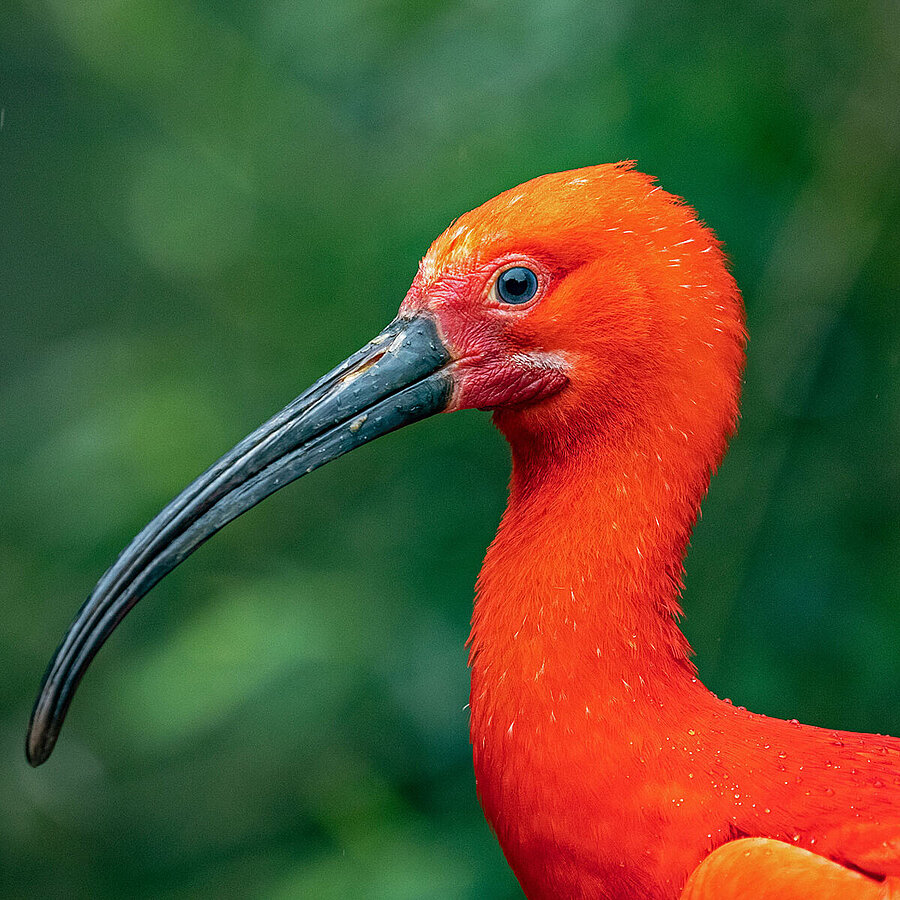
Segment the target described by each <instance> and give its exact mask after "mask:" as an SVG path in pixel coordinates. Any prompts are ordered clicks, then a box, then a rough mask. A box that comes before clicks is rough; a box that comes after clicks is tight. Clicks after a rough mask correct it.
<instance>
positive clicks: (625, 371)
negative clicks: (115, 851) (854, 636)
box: [26, 164, 744, 765]
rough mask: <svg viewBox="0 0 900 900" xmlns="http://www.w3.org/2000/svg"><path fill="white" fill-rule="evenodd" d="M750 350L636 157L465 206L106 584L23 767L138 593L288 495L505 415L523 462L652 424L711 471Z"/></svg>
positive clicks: (685, 216) (46, 741) (696, 241)
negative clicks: (309, 380)
mask: <svg viewBox="0 0 900 900" xmlns="http://www.w3.org/2000/svg"><path fill="white" fill-rule="evenodd" d="M743 342H744V332H743V324H742V308H741V303H740V297H739V294H738V292H737V288H736V287H735V284H734V281H733V279H732V278H731V276H730V275H729V273H728V271H727V269H726V267H725V265H724V258H723V255H722V253H721V251H720V249H719V246H718V243H717V241H716V239H715V238H714V237H713V235H712V233H711V232H710V231H709V230H708V229H707V228H705V227H704V226H703V225H702V224H701V223H699V222H698V221H697V219H696V217H695V215H694V213H693V211H692V210H691V209H690V208H689V207H687V206H686V205H684V204H683V203H682V202H681V201H680V200H678V199H677V198H676V197H673V196H672V195H670V194H667V193H665V192H664V191H662V190H661V189H660V188H658V187H656V186H654V184H653V182H652V180H651V179H650V178H648V177H647V176H645V175H642V174H640V173H638V172H636V171H634V170H633V169H632V168H631V166H630V165H629V164H619V165H605V166H595V167H591V168H586V169H580V170H576V171H571V172H563V173H559V174H555V175H546V176H543V177H541V178H536V179H534V180H533V181H530V182H527V183H526V184H523V185H521V186H520V187H518V188H514V189H513V190H511V191H507V192H506V193H504V194H500V195H499V196H498V197H496V198H494V199H493V200H491V201H489V202H488V203H486V204H484V205H483V206H480V207H478V208H477V209H475V210H473V211H472V212H469V213H467V214H466V215H464V216H462V217H461V218H460V219H458V220H457V221H456V222H454V223H453V224H452V225H451V226H450V228H448V229H447V231H446V232H444V234H442V235H441V236H440V237H439V238H438V239H437V240H436V241H435V242H434V244H433V245H432V246H431V248H430V249H429V251H428V253H427V254H426V256H425V258H424V259H423V260H422V263H421V265H420V267H419V272H418V274H417V276H416V278H415V280H414V282H413V284H412V287H411V288H410V290H409V293H408V294H407V296H406V298H405V300H404V301H403V303H402V305H401V308H400V314H399V316H398V317H397V318H396V319H395V320H394V321H393V322H392V323H391V324H390V325H389V326H388V327H387V328H386V329H385V330H384V331H383V332H381V334H379V335H377V336H376V337H375V338H374V339H373V340H372V341H370V342H369V343H368V344H366V345H365V346H364V347H363V348H362V349H361V350H359V351H357V352H356V353H354V354H352V355H351V356H350V357H348V358H347V359H346V360H345V361H344V362H343V363H341V364H340V365H339V366H337V367H336V368H335V369H333V370H332V371H331V372H330V373H329V374H327V375H326V376H324V377H323V378H321V379H320V380H319V381H317V382H316V383H315V384H314V385H313V386H312V387H311V388H309V389H308V390H307V391H305V392H304V393H303V394H301V395H300V396H299V397H298V398H297V399H296V400H294V401H293V402H292V403H290V404H289V405H288V406H286V407H285V408H284V409H283V410H282V411H281V412H280V413H278V414H277V415H275V416H274V417H273V418H272V419H270V420H269V421H268V422H266V423H265V424H264V425H262V426H261V427H260V428H258V429H257V430H256V431H255V432H253V433H252V434H251V435H249V436H248V437H247V438H245V439H244V440H243V441H241V442H240V443H239V444H237V445H236V446H235V447H234V448H233V449H232V450H231V451H229V452H228V453H227V454H225V456H223V457H222V458H221V459H220V460H219V461H218V462H217V463H215V464H214V465H213V466H212V467H211V468H210V469H208V470H207V471H206V472H205V473H204V474H203V475H201V476H200V477H199V478H198V479H196V481H194V482H193V483H192V484H190V485H189V486H188V487H187V488H185V490H184V491H182V493H181V494H179V495H178V496H177V497H176V498H175V499H174V500H173V501H172V502H171V503H170V504H169V505H168V506H167V507H165V509H163V511H162V512H161V513H159V515H157V516H156V518H154V519H153V520H152V521H151V522H150V523H149V524H148V525H147V526H146V527H145V528H144V530H143V531H141V532H140V534H138V535H137V537H135V538H134V540H133V541H132V542H131V543H130V544H129V545H128V546H127V547H126V548H125V550H124V551H123V552H122V553H121V554H120V555H119V557H118V559H117V560H116V561H115V563H114V564H113V565H112V566H111V568H110V569H109V570H108V571H107V572H106V573H105V574H104V575H103V577H102V578H101V579H100V581H99V582H98V584H97V586H96V587H95V588H94V590H93V592H92V593H91V595H90V596H89V597H88V599H87V601H86V602H85V604H84V605H83V606H82V608H81V610H80V611H79V612H78V614H77V616H76V618H75V620H74V622H73V623H72V625H71V626H70V628H69V630H68V632H67V633H66V635H65V637H64V638H63V641H62V643H61V644H60V645H59V647H58V649H57V651H56V654H55V655H54V657H53V659H52V660H51V662H50V665H49V667H48V669H47V672H46V674H45V676H44V682H43V684H42V687H41V691H40V694H39V696H38V699H37V702H36V704H35V707H34V711H33V713H32V719H31V725H30V728H29V734H28V739H27V744H26V752H27V755H28V759H29V761H30V762H31V763H32V764H33V765H39V764H40V763H42V762H43V761H44V760H45V759H46V758H47V757H48V756H49V755H50V752H51V750H52V749H53V746H54V744H55V742H56V738H57V735H58V733H59V729H60V727H61V726H62V722H63V719H64V717H65V715H66V712H67V710H68V708H69V704H70V703H71V700H72V697H73V695H74V692H75V689H76V687H77V685H78V683H79V681H80V680H81V677H82V675H83V674H84V672H85V670H86V669H87V667H88V665H89V663H90V661H91V660H92V659H93V657H94V655H95V654H96V653H97V651H98V650H99V648H100V646H101V645H102V644H103V642H104V641H105V640H106V639H107V637H109V635H110V634H111V633H112V631H113V630H114V629H115V627H116V626H117V625H118V623H119V622H120V621H121V620H122V619H123V618H124V616H125V615H126V614H127V613H128V611H129V610H130V609H131V608H132V607H133V606H134V605H135V604H136V603H137V602H138V600H140V598H141V597H143V596H144V595H145V594H146V593H147V592H148V591H149V590H150V589H151V588H152V587H153V585H155V584H156V583H157V582H158V581H159V580H160V579H161V578H163V577H164V576H165V575H166V574H167V573H168V572H170V571H171V570H172V569H174V568H175V566H177V565H179V564H180V563H181V562H182V561H183V560H184V559H185V558H186V557H187V556H188V555H189V554H191V553H192V552H193V551H194V550H195V549H196V548H197V547H199V546H200V545H201V544H202V543H203V542H204V541H206V540H208V539H209V538H210V537H212V535H214V534H215V533H216V532H217V531H218V530H219V529H221V528H222V527H223V526H224V525H226V524H227V523H228V522H230V521H231V520H232V519H234V518H236V517H237V516H239V515H240V514H241V513H243V512H244V511H246V510H247V509H249V508H251V507H252V506H254V505H255V504H256V503H258V502H259V501H261V500H262V499H264V498H265V497H267V496H268V495H269V494H271V493H273V492H274V491H276V490H278V489H279V488H281V487H283V486H284V485H285V484H288V483H290V482H291V481H293V480H295V479H296V478H299V477H301V476H302V475H305V474H307V473H309V472H311V471H312V470H313V469H316V468H318V467H319V466H321V465H324V464H325V463H327V462H328V461H329V460H332V459H334V458H336V457H338V456H340V455H342V454H343V453H346V452H348V451H349V450H352V449H354V448H355V447H358V446H360V445H361V444H364V443H366V442H367V441H370V440H373V439H374V438H377V437H379V436H380V435H383V434H386V433H388V432H390V431H393V430H395V429H397V428H400V427H402V426H404V425H407V424H410V423H412V422H415V421H418V420H420V419H423V418H425V417H427V416H430V415H432V414H434V413H437V412H444V411H450V410H454V409H462V408H481V409H491V410H494V414H495V419H496V421H497V424H498V425H499V426H500V428H501V429H502V430H503V431H504V432H505V433H506V435H507V436H508V437H509V438H510V441H511V442H512V444H513V448H514V452H518V453H522V452H532V453H544V454H546V453H547V452H553V453H560V452H562V453H565V454H571V453H572V452H574V451H575V450H576V449H579V448H584V447H591V448H593V447H594V446H595V445H596V444H597V443H598V442H600V443H605V444H607V445H608V446H609V445H612V444H614V443H619V444H620V445H623V442H624V441H626V439H627V438H628V437H630V438H631V439H632V441H633V440H634V439H635V434H637V433H641V434H643V435H644V436H645V437H646V435H647V434H648V430H649V431H655V432H660V433H662V436H663V437H664V438H665V439H667V440H668V439H671V436H672V435H675V434H683V435H684V436H685V439H687V437H688V435H692V436H693V442H692V444H691V448H690V452H691V453H692V454H693V455H694V456H695V457H696V458H697V459H699V460H700V464H701V465H703V466H707V467H708V466H711V465H714V463H715V461H716V459H717V457H718V455H720V454H721V451H722V449H723V447H724V441H725V437H726V435H727V432H728V430H729V429H730V428H731V427H732V425H733V423H734V420H735V416H736V411H737V394H738V386H739V380H740V369H741V365H742V361H743ZM682 449H683V448H682Z"/></svg>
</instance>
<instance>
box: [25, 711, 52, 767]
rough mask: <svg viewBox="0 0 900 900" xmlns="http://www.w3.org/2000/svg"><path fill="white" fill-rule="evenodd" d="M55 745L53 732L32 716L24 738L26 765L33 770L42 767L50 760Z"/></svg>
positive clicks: (45, 724) (44, 723)
mask: <svg viewBox="0 0 900 900" xmlns="http://www.w3.org/2000/svg"><path fill="white" fill-rule="evenodd" d="M55 744H56V733H55V732H54V730H53V729H52V728H48V727H47V723H46V722H39V721H38V720H37V716H36V715H33V716H32V718H31V722H29V724H28V734H27V735H26V736H25V758H26V759H27V760H28V764H29V765H30V766H31V767H32V768H34V769H36V768H37V767H38V766H41V765H43V764H44V763H45V762H47V760H48V759H49V758H50V754H51V753H52V752H53V747H54V746H55Z"/></svg>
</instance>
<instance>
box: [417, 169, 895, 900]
mask: <svg viewBox="0 0 900 900" xmlns="http://www.w3.org/2000/svg"><path fill="white" fill-rule="evenodd" d="M521 254H526V255H527V258H528V259H529V260H532V261H534V262H533V264H534V265H535V266H537V267H539V269H540V273H541V278H542V279H544V280H545V281H546V283H547V284H548V285H549V287H548V288H547V290H546V294H545V295H544V296H542V297H541V299H540V302H539V303H538V304H536V305H535V306H534V308H533V309H532V310H530V311H528V312H527V313H525V314H515V315H512V314H511V315H509V316H508V317H506V318H504V317H503V314H502V312H501V313H494V314H493V318H491V319H490V321H488V318H487V317H486V313H485V311H484V306H483V298H482V297H481V295H477V296H475V295H473V294H472V292H471V291H472V289H471V288H470V287H469V286H470V285H471V284H482V283H483V281H479V280H478V278H481V277H482V276H481V275H479V276H478V278H476V277H475V275H473V274H472V273H479V272H490V271H491V270H492V267H493V268H496V267H497V266H498V265H500V264H502V263H503V262H504V261H505V260H512V259H515V258H516V257H517V255H521ZM472 279H474V280H472ZM405 305H406V307H407V309H414V308H419V307H423V306H427V307H428V308H429V309H430V310H431V311H432V312H433V313H434V315H435V316H436V318H437V321H438V323H439V327H440V328H441V330H442V333H443V334H444V336H445V337H446V338H447V340H448V342H449V344H450V345H451V346H454V347H456V348H457V350H458V351H459V353H460V356H461V358H462V359H463V360H464V361H463V362H462V363H460V366H465V365H466V364H467V362H466V361H467V360H468V361H472V360H474V362H470V363H469V364H470V365H471V371H472V372H474V373H475V374H474V375H473V376H472V378H471V379H470V380H469V382H465V383H464V387H463V390H462V394H461V395H460V397H458V398H457V401H456V404H457V405H458V406H465V405H483V406H488V405H492V406H497V407H498V408H497V410H496V412H495V421H496V423H497V425H498V426H499V427H500V429H501V430H502V431H503V432H504V434H505V435H506V436H507V438H508V439H509V441H510V444H511V447H512V453H513V474H512V481H511V486H510V498H509V505H508V508H507V510H506V513H505V514H504V516H503V520H502V522H501V525H500V528H499V531H498V534H497V537H496V539H495V540H494V542H493V543H492V545H491V547H490V548H489V550H488V553H487V556H486V558H485V562H484V567H483V569H482V572H481V575H480V578H479V582H478V591H477V593H478V597H477V602H476V606H475V611H474V615H473V623H472V635H471V640H470V663H471V669H472V693H471V710H472V721H471V734H472V743H473V748H474V761H475V771H476V778H477V782H478V791H479V795H480V797H481V800H482V803H483V805H484V808H485V812H486V814H487V817H488V819H489V821H490V822H491V824H492V825H493V827H494V829H495V830H496V832H497V835H498V837H499V839H500V843H501V845H502V846H503V849H504V851H505V853H506V855H507V858H508V859H509V861H510V863H511V865H512V867H513V869H514V870H515V872H516V874H517V876H518V877H519V879H520V881H521V883H522V886H523V887H524V889H525V892H526V894H527V895H528V896H529V897H530V898H560V897H565V898H579V897H585V898H587V897H590V898H595V897H596V898H623V900H624V898H634V897H641V898H647V900H652V898H658V900H663V898H668V900H674V898H677V897H678V896H679V894H680V892H681V890H682V888H683V886H684V884H685V882H686V880H687V878H688V877H689V875H690V873H691V872H692V871H693V870H694V869H695V868H696V867H697V865H698V864H699V863H701V861H702V860H704V858H706V857H707V856H708V855H709V854H710V852H711V851H712V850H714V849H715V848H717V847H719V846H720V845H722V844H725V843H727V842H729V841H732V840H734V839H735V838H741V837H746V836H762V837H767V838H775V839H778V840H780V841H783V842H787V843H788V844H790V845H791V848H790V850H791V852H794V851H796V852H797V853H801V852H802V851H801V849H800V848H802V850H805V851H812V852H814V853H816V854H821V856H822V858H825V857H827V858H829V859H831V860H835V861H836V862H837V863H839V864H840V867H841V872H842V873H844V872H846V874H847V877H848V878H849V881H848V883H850V882H853V883H858V882H859V879H860V878H862V877H863V876H861V875H857V874H854V873H852V872H849V870H848V869H847V867H851V868H852V869H854V870H861V871H863V872H865V873H867V876H870V877H871V878H875V879H878V878H883V877H885V876H889V875H895V874H897V873H898V871H900V850H898V846H897V841H898V836H900V807H898V798H900V791H898V786H900V741H898V740H896V739H892V738H883V737H879V736H873V735H854V734H847V733H843V732H832V731H826V730H823V729H818V728H812V727H809V726H802V725H799V724H798V723H793V722H784V721H780V720H776V719H770V718H766V717H764V716H759V715H754V714H752V713H750V712H747V711H746V710H743V709H739V708H735V707H733V706H731V705H729V704H727V703H725V702H722V701H720V700H719V699H717V698H716V697H715V696H713V695H712V694H711V693H710V692H709V691H707V690H706V688H705V687H704V686H703V685H702V684H701V683H700V682H699V681H698V680H697V678H696V677H695V672H694V668H693V665H692V664H691V662H690V661H689V652H690V649H689V647H688V645H687V642H686V641H685V639H684V636H683V635H682V633H681V631H680V630H679V628H678V626H677V623H676V618H677V616H678V615H679V614H680V592H681V584H682V582H681V578H682V560H683V557H684V554H685V551H686V547H687V543H688V539H689V536H690V532H691V529H692V527H693V524H694V521H695V518H696V516H697V513H698V510H699V506H700V502H701V500H702V498H703V496H704V494H705V492H706V490H707V487H708V484H709V479H710V476H711V473H712V471H713V470H714V469H715V467H716V466H717V464H718V462H719V460H720V459H721V456H722V454H723V453H724V450H725V445H726V441H727V439H728V437H729V436H730V434H731V433H732V431H733V429H734V426H735V422H736V419H737V403H738V396H739V391H740V377H741V371H742V367H743V360H744V340H745V335H744V319H743V307H742V304H741V300H740V295H739V292H738V289H737V287H736V285H735V283H734V280H733V278H732V277H731V275H730V273H729V272H728V269H727V267H726V265H725V260H724V256H723V254H722V252H721V250H720V247H719V243H718V241H717V240H716V239H715V237H714V236H713V234H712V233H711V231H710V230H709V229H708V228H706V227H705V226H704V225H703V224H702V223H701V222H699V221H698V219H697V217H696V215H695V213H694V211H693V210H692V209H691V208H690V207H688V206H686V205H685V204H684V203H683V202H682V201H681V200H679V199H678V198H676V197H674V196H672V195H670V194H667V193H666V192H664V191H662V190H661V189H660V188H658V187H656V186H655V185H654V183H653V182H652V180H651V179H650V178H648V177H647V176H645V175H642V174H640V173H638V172H636V171H634V170H633V169H632V168H631V167H630V165H627V164H620V165H616V166H597V167H592V168H588V169H581V170H576V171H573V172H564V173H559V174H556V175H548V176H545V177H543V178H538V179H536V180H534V181H532V182H529V183H527V184H525V185H522V186H520V187H518V188H515V189H513V190H512V191H507V192H506V193H504V194H501V195H500V196H498V197H496V198H495V199H493V200H491V201H489V202H488V203H486V204H484V205H483V206H481V207H479V208H478V209H476V210H474V211H472V212H470V213H467V214H466V215H464V216H462V217H461V218H460V219H459V220H458V221H457V222H455V223H454V224H453V225H452V226H451V227H450V228H449V229H448V230H447V232H445V233H444V234H443V235H442V236H441V237H440V238H438V239H437V240H436V241H435V243H434V245H433V246H432V248H431V249H430V250H429V253H428V255H427V256H426V257H425V259H424V260H423V264H422V266H421V269H420V272H419V276H418V277H417V279H416V282H415V283H414V285H413V289H412V290H411V292H410V296H409V298H408V299H407V303H406V304H405ZM466 353H468V354H469V356H468V357H466V356H465V354H466ZM504 354H505V355H506V356H508V357H511V356H515V355H517V354H519V355H522V354H524V355H525V356H526V357H528V356H529V355H531V356H530V357H529V358H535V354H544V355H550V356H551V357H552V358H555V359H560V360H563V361H564V362H565V366H566V384H565V386H564V388H562V389H556V388H554V389H556V393H553V394H552V396H551V395H549V392H546V391H545V392H544V394H541V396H542V397H544V399H541V400H540V402H536V403H531V404H529V403H525V404H521V403H519V404H516V405H513V406H509V405H507V404H506V403H505V401H504V400H503V398H504V396H505V395H503V394H501V395H498V396H499V398H500V399H499V400H496V398H494V397H492V395H491V393H490V392H491V390H492V386H491V383H490V382H491V377H493V375H490V377H488V376H484V377H481V378H480V380H479V378H478V377H476V376H477V375H479V373H481V375H484V373H485V372H487V373H494V372H500V371H501V370H500V369H498V368H496V366H498V365H499V363H498V362H497V360H502V358H504ZM479 366H480V367H481V368H480V369H479V368H478V367H479ZM491 366H494V368H491ZM501 374H502V373H501ZM557 387H558V386H557ZM466 391H468V393H466ZM495 401H496V402H495ZM720 852H722V851H720ZM780 852H782V853H783V852H786V851H780ZM720 858H721V857H713V858H711V859H710V869H709V870H708V871H709V872H712V871H713V870H714V866H713V859H716V860H718V859H720ZM768 858H769V857H767V856H766V854H765V853H763V854H762V855H761V856H760V855H759V854H755V855H754V854H751V856H750V857H740V858H739V857H728V859H729V860H730V862H729V863H728V866H730V871H733V872H734V873H737V872H738V870H739V869H740V868H741V866H742V865H746V866H747V867H748V868H747V871H748V872H749V871H751V868H752V871H753V872H758V871H765V870H766V865H767V863H766V860H767V859H768ZM792 858H794V857H792ZM796 858H797V859H800V858H801V857H796ZM802 858H803V859H807V857H806V856H803V857H802ZM741 859H747V860H748V862H747V863H746V864H745V863H742V862H741ZM814 862H815V863H816V864H817V865H818V857H816V858H815V860H814ZM718 865H719V863H718V862H716V866H718ZM721 865H723V866H724V865H725V864H724V863H722V864H721ZM829 865H832V864H829ZM719 871H724V870H723V869H719ZM805 871H806V873H807V875H808V876H809V878H811V879H813V880H815V877H817V876H816V875H815V874H814V873H815V872H816V871H822V872H825V871H834V869H833V868H830V869H829V868H828V867H827V866H826V867H824V868H820V869H817V868H816V866H815V865H813V866H811V867H807V869H806V870H805ZM707 877H709V878H712V877H713V876H712V875H711V874H710V875H708V876H707V875H699V874H698V875H697V876H696V878H695V883H696V884H703V883H706V882H705V881H704V880H703V879H705V878H707ZM717 877H718V876H717ZM823 877H824V876H823ZM823 883H824V882H823ZM695 890H700V887H696V888H695ZM694 896H698V897H699V896H700V895H699V894H695V895H694ZM709 896H711V895H709ZM716 896H725V895H724V894H721V895H716ZM748 896H752V895H748ZM773 896H774V895H773ZM778 896H781V895H778ZM784 896H785V897H789V896H795V895H791V894H785V895H784ZM848 896H850V895H848ZM859 896H860V897H863V896H866V895H865V894H860V895H859Z"/></svg>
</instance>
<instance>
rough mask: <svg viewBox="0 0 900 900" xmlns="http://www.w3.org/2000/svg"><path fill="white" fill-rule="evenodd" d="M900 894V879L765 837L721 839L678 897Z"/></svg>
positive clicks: (784, 899) (823, 899)
mask: <svg viewBox="0 0 900 900" xmlns="http://www.w3.org/2000/svg"><path fill="white" fill-rule="evenodd" d="M751 897H752V898H754V900H808V898H815V900H900V879H897V878H887V879H886V880H878V879H876V878H872V877H870V876H868V875H864V874H863V873H861V872H855V871H853V870H852V869H848V868H846V867H844V866H842V865H840V864H839V863H836V862H833V861H832V860H830V859H826V858H825V857H824V856H819V855H818V854H817V853H812V852H810V851H809V850H804V849H803V848H802V847H795V846H794V845H793V844H786V843H784V842H783V841H774V840H771V839H769V838H743V839H742V840H738V841H731V842H730V843H727V844H723V845H722V846H721V847H719V848H718V849H717V850H716V851H715V852H713V853H710V855H709V856H707V857H706V859H705V860H704V861H703V862H702V863H700V865H699V866H697V868H696V869H695V870H694V873H693V874H692V875H691V877H690V879H689V880H688V883H687V884H686V885H685V888H684V890H683V891H682V894H681V900H748V898H751Z"/></svg>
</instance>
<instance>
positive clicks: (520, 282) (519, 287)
mask: <svg viewBox="0 0 900 900" xmlns="http://www.w3.org/2000/svg"><path fill="white" fill-rule="evenodd" d="M537 287H538V283H537V276H536V275H535V274H534V272H532V271H531V269H526V268H525V267H524V266H516V267H515V268H514V269H507V270H506V271H505V272H502V273H501V275H500V277H499V278H498V279H497V293H498V294H499V295H500V299H501V300H502V301H503V302H504V303H527V302H528V301H529V300H530V299H531V298H532V297H533V296H534V295H535V294H536V293H537Z"/></svg>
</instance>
